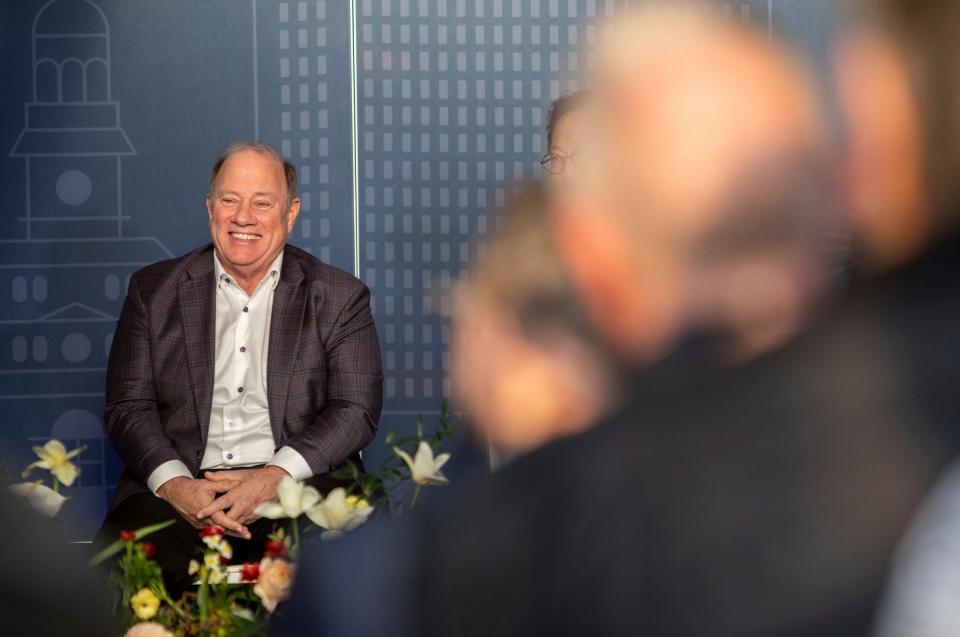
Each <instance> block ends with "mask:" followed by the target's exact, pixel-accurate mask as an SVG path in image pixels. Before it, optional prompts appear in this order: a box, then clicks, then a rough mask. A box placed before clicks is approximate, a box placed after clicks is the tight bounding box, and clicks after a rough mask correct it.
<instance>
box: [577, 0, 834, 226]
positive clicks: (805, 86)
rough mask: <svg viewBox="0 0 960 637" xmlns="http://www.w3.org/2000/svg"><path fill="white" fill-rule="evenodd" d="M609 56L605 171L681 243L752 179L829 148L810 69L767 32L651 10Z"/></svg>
mask: <svg viewBox="0 0 960 637" xmlns="http://www.w3.org/2000/svg"><path fill="white" fill-rule="evenodd" d="M598 53H599V55H598V66H597V74H596V89H597V91H596V95H597V100H596V102H597V103H596V114H597V118H596V120H595V122H596V132H597V135H596V138H595V139H596V140H597V150H596V157H597V170H598V173H597V174H598V177H599V179H600V180H601V181H602V182H606V184H607V186H609V187H612V188H614V189H615V190H614V193H615V195H616V196H619V197H621V198H622V199H623V200H625V201H630V200H633V201H636V202H638V204H639V209H637V210H635V211H634V212H636V213H639V214H640V215H641V216H642V218H643V219H644V220H646V221H649V222H656V223H657V224H662V225H661V228H660V230H659V231H662V232H668V233H670V234H674V233H676V235H675V237H676V238H677V239H681V238H687V237H692V236H695V235H696V234H697V233H698V232H699V231H700V230H701V229H702V228H704V227H706V226H708V225H710V224H711V223H712V222H713V221H715V219H714V218H713V217H712V215H715V214H717V212H718V208H720V207H721V206H718V205H717V204H718V203H719V202H722V201H724V200H725V199H727V198H728V197H729V196H730V190H731V189H732V188H733V187H734V186H735V185H736V186H740V185H742V184H741V183H739V182H742V181H743V179H741V176H742V175H744V174H748V173H749V172H750V171H751V170H753V169H755V168H756V167H758V166H763V165H765V164H767V163H768V162H769V161H770V160H772V159H774V160H775V159H781V158H788V157H795V156H798V155H804V154H808V153H811V152H819V150H820V148H821V147H822V145H823V144H824V136H823V133H822V130H821V121H820V116H819V110H818V107H817V100H816V97H815V95H814V94H813V91H812V90H811V88H810V87H811V83H810V81H809V79H808V77H807V75H806V72H805V70H804V69H803V67H802V66H801V65H800V64H799V63H798V62H797V61H796V60H795V59H793V57H792V56H791V55H790V54H789V53H787V52H786V51H785V50H784V49H782V48H781V47H779V46H778V45H776V44H774V43H772V42H771V41H770V40H769V38H768V37H767V36H766V34H764V33H761V32H757V31H754V30H752V29H750V28H748V27H746V26H742V25H740V24H736V23H732V22H726V21H721V20H718V19H714V18H710V17H707V16H701V15H698V14H682V15H675V16H670V15H668V16H663V17H653V16H651V15H643V14H639V15H634V16H631V17H629V18H627V19H625V20H621V21H617V22H614V23H612V24H611V25H610V26H609V27H608V31H607V33H606V37H605V38H603V39H602V40H601V45H600V48H599V51H598Z"/></svg>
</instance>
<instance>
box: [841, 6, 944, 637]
mask: <svg viewBox="0 0 960 637" xmlns="http://www.w3.org/2000/svg"><path fill="white" fill-rule="evenodd" d="M856 6H857V8H858V9H859V11H858V12H857V13H856V14H854V16H853V19H852V20H851V21H850V23H849V24H848V25H847V26H848V28H847V29H846V30H845V32H844V35H843V37H842V39H841V41H840V46H839V47H838V50H839V54H838V58H837V79H838V89H839V91H838V92H839V95H840V98H841V105H842V106H843V111H844V113H845V115H846V123H847V153H846V154H847V171H846V176H847V180H848V184H849V187H850V192H851V193H852V200H853V202H854V203H855V206H856V212H857V220H858V223H859V224H860V225H861V227H862V228H863V232H862V234H863V237H864V241H863V251H864V253H865V255H866V258H865V259H864V262H865V265H866V266H867V267H868V268H869V269H870V271H872V273H873V280H872V281H869V282H868V283H867V284H866V285H865V286H864V288H865V289H864V290H862V291H861V296H863V297H865V298H866V299H868V300H869V302H870V303H871V307H874V308H875V309H876V314H875V316H874V317H873V320H874V322H875V323H877V324H878V325H879V326H880V328H881V329H882V330H883V332H884V334H885V335H886V343H885V347H886V348H887V349H888V350H889V351H890V352H891V356H892V357H893V358H894V360H895V361H896V363H897V367H898V371H899V372H900V376H901V382H900V385H899V388H898V389H899V391H900V393H901V395H902V396H903V397H904V400H907V401H909V402H910V403H911V404H913V405H914V406H915V413H914V419H915V421H916V422H930V423H933V424H934V425H936V426H939V427H941V428H942V430H943V432H944V433H945V435H946V440H947V442H948V445H946V449H947V451H948V452H949V453H951V454H952V455H954V456H955V455H956V452H957V449H958V446H957V443H958V440H960V428H958V423H960V399H958V397H957V392H956V387H957V378H960V357H958V352H960V333H958V330H957V325H960V295H958V294H957V289H958V288H957V281H958V280H960V232H958V230H960V73H958V70H957V60H960V5H958V4H957V3H955V2H936V1H930V0H871V1H869V2H861V3H856ZM958 537H960V468H958V467H957V465H956V464H954V466H953V467H952V468H951V469H950V470H949V471H948V472H947V473H946V474H945V475H944V477H943V478H942V480H941V481H940V482H939V484H938V485H937V487H936V488H935V490H934V491H933V492H932V493H931V495H930V497H929V498H928V500H927V501H926V502H925V503H924V505H923V507H922V509H921V512H920V514H919V515H918V517H917V519H916V520H915V522H914V524H913V525H912V527H911V531H910V533H909V535H908V537H907V539H906V540H905V542H904V544H903V546H902V547H901V550H900V552H899V555H898V560H897V566H896V568H895V570H894V575H893V578H892V582H891V585H890V588H889V592H888V595H887V600H886V604H885V607H884V609H883V611H882V614H881V616H880V620H879V622H878V631H877V632H878V634H879V635H881V636H882V637H908V636H909V637H934V636H939V635H943V636H946V635H957V634H960V542H958V540H957V538H958Z"/></svg>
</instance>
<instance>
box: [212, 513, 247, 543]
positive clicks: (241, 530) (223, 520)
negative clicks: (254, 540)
mask: <svg viewBox="0 0 960 637" xmlns="http://www.w3.org/2000/svg"><path fill="white" fill-rule="evenodd" d="M210 520H211V521H212V522H213V523H214V524H219V525H220V526H222V527H223V528H224V529H225V530H227V531H232V532H233V533H236V534H237V536H238V537H242V538H243V539H245V540H249V539H250V531H248V530H247V527H245V526H244V525H242V524H240V523H239V522H237V521H236V520H232V519H230V517H229V516H228V515H227V514H226V513H224V512H223V511H217V512H216V513H214V514H213V515H211V516H210Z"/></svg>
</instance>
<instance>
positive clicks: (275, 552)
mask: <svg viewBox="0 0 960 637" xmlns="http://www.w3.org/2000/svg"><path fill="white" fill-rule="evenodd" d="M265 546H266V551H264V553H263V554H264V556H266V557H286V556H287V545H286V544H284V543H283V540H267V542H266V544H265Z"/></svg>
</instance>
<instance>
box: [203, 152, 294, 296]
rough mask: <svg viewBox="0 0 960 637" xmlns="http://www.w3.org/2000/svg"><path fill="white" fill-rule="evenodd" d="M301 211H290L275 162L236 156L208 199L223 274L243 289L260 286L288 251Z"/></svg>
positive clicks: (252, 155)
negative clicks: (290, 236)
mask: <svg viewBox="0 0 960 637" xmlns="http://www.w3.org/2000/svg"><path fill="white" fill-rule="evenodd" d="M299 211H300V200H299V199H294V200H293V201H292V202H291V204H290V207H289V209H288V208H287V188H286V180H285V179H284V173H283V167H282V166H281V165H280V164H279V163H278V162H277V161H276V160H274V159H273V158H271V157H270V156H269V155H265V154H263V153H258V152H256V151H250V150H245V151H240V152H238V153H236V154H234V155H231V156H230V158H229V159H227V160H226V161H225V162H224V164H223V167H222V168H221V169H220V174H219V176H218V177H217V180H216V183H215V184H214V187H213V189H212V192H211V193H210V195H208V197H207V212H208V213H209V215H210V235H211V237H212V239H213V245H214V247H215V248H216V251H217V256H218V257H219V259H220V262H221V263H222V264H223V267H224V269H225V270H227V272H229V273H231V274H233V275H234V276H235V277H237V278H238V279H239V281H240V283H241V285H243V284H245V283H246V284H252V285H256V283H257V282H258V281H259V280H260V278H261V277H262V276H263V274H264V273H266V271H267V269H268V268H269V266H270V264H271V263H272V262H273V260H274V259H275V258H276V257H277V255H278V254H279V253H280V251H281V250H283V246H284V244H285V243H286V241H287V235H288V234H290V231H291V230H292V229H293V224H294V221H295V220H296V218H297V213H299Z"/></svg>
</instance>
